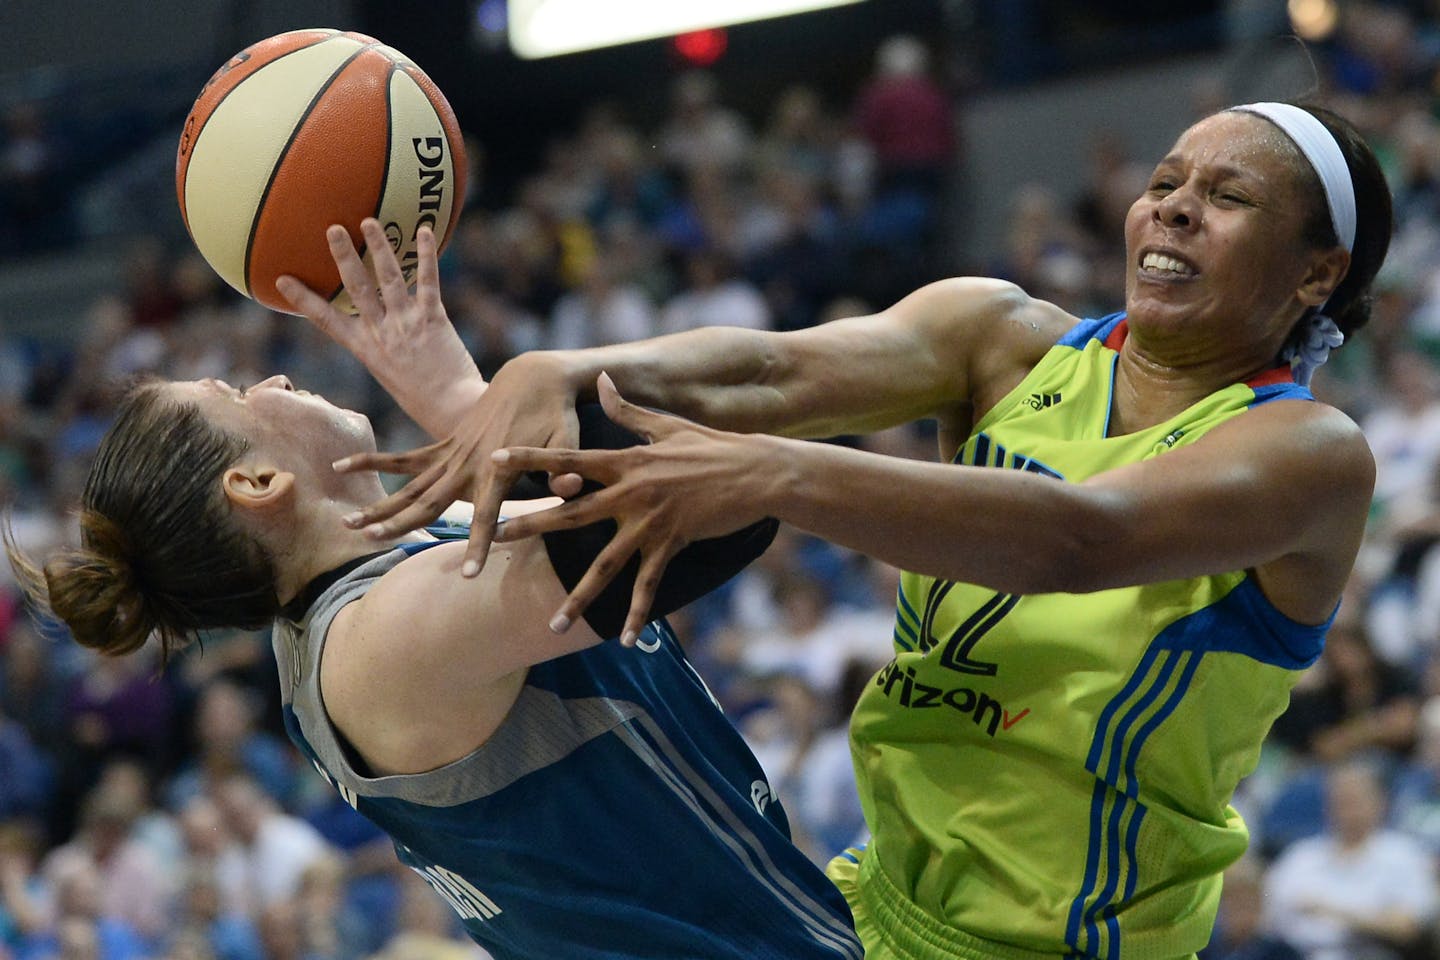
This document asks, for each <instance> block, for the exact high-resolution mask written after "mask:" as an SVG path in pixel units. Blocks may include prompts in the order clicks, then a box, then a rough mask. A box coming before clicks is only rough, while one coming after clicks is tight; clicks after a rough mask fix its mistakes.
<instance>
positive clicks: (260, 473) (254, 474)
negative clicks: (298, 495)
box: [220, 464, 295, 513]
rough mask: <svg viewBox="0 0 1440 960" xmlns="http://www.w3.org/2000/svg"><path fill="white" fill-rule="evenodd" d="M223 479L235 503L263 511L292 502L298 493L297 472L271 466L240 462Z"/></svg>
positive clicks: (228, 498) (227, 496) (248, 508)
mask: <svg viewBox="0 0 1440 960" xmlns="http://www.w3.org/2000/svg"><path fill="white" fill-rule="evenodd" d="M220 483H221V485H222V486H223V487H224V488H225V499H227V500H229V501H230V503H231V504H232V505H234V506H236V507H239V508H240V509H241V510H251V511H258V512H261V513H269V512H270V511H272V510H275V509H277V508H279V507H281V506H285V505H287V504H289V503H290V501H291V499H292V498H293V497H294V494H295V474H293V473H291V472H289V471H288V470H281V469H279V468H277V467H271V466H255V465H253V464H244V465H236V466H233V467H230V468H229V469H228V470H226V471H225V474H224V476H223V477H222V478H221V480H220Z"/></svg>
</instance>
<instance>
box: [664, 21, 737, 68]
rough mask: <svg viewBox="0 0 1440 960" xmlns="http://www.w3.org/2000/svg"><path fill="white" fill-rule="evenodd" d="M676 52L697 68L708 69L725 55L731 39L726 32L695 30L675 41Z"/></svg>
mask: <svg viewBox="0 0 1440 960" xmlns="http://www.w3.org/2000/svg"><path fill="white" fill-rule="evenodd" d="M674 43H675V52H676V53H678V54H680V56H682V57H684V58H685V60H686V61H688V62H690V63H693V64H694V65H695V66H697V67H708V66H710V65H711V64H712V63H714V62H715V61H716V60H719V59H720V57H721V56H722V55H723V54H724V53H725V48H726V47H727V46H729V45H730V38H729V37H727V36H726V35H725V31H724V30H720V29H715V30H693V31H691V32H690V33H682V34H680V35H678V36H677V37H676V38H675V40H674Z"/></svg>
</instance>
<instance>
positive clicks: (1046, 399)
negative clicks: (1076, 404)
mask: <svg viewBox="0 0 1440 960" xmlns="http://www.w3.org/2000/svg"><path fill="white" fill-rule="evenodd" d="M1020 402H1021V403H1025V404H1028V405H1029V406H1030V407H1031V409H1034V410H1044V409H1045V408H1046V407H1056V406H1059V405H1060V394H1058V393H1032V394H1030V396H1028V397H1026V398H1025V399H1024V400H1022V401H1020Z"/></svg>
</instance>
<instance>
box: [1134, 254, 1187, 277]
mask: <svg viewBox="0 0 1440 960" xmlns="http://www.w3.org/2000/svg"><path fill="white" fill-rule="evenodd" d="M1140 265H1141V266H1142V267H1145V268H1146V269H1147V270H1165V271H1168V272H1170V273H1178V274H1182V275H1184V276H1189V275H1190V274H1191V273H1193V272H1194V271H1193V270H1191V269H1190V267H1189V266H1187V265H1186V264H1184V263H1181V262H1180V261H1179V260H1176V259H1175V258H1174V257H1167V256H1165V255H1164V254H1163V253H1147V254H1145V259H1144V260H1142V261H1141V262H1140Z"/></svg>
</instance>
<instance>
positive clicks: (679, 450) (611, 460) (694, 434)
mask: <svg viewBox="0 0 1440 960" xmlns="http://www.w3.org/2000/svg"><path fill="white" fill-rule="evenodd" d="M598 389H599V394H600V403H601V405H602V406H603V407H604V408H605V413H606V415H608V416H609V417H610V419H611V420H613V421H615V423H617V424H619V425H620V426H622V427H626V428H628V429H629V430H631V431H633V432H634V433H637V434H639V435H640V436H642V437H645V438H646V439H647V440H649V441H650V444H649V445H648V446H643V445H642V446H635V447H626V448H624V449H620V450H573V449H569V450H567V449H538V448H523V447H508V448H506V449H504V450H499V451H496V453H495V454H494V457H493V459H494V461H495V462H496V464H497V466H498V467H500V468H503V469H508V470H511V471H517V472H523V471H529V470H544V471H548V472H549V473H550V474H551V475H571V474H579V475H580V476H581V477H583V478H585V479H587V480H594V481H596V482H598V483H601V484H604V488H603V489H601V490H596V491H594V492H592V493H589V494H586V495H584V496H582V497H579V498H577V499H574V500H570V501H568V502H567V503H565V504H562V505H561V506H558V507H555V508H553V509H551V510H545V511H542V512H539V513H532V514H528V515H526V516H523V517H516V518H514V519H507V520H506V521H505V522H504V523H503V524H501V525H500V527H499V529H498V530H497V531H496V535H495V540H496V541H497V542H501V541H505V542H508V541H511V540H519V539H522V538H524V537H529V536H534V535H535V534H537V533H545V532H548V531H551V530H566V529H571V528H574V527H583V526H586V525H588V524H591V523H595V522H596V521H598V520H603V519H606V518H613V519H614V520H615V521H616V523H617V525H618V529H617V531H616V533H615V537H614V538H613V539H612V540H611V541H610V543H609V544H608V545H606V547H605V549H603V550H602V551H600V554H599V555H598V556H597V557H596V558H595V560H594V562H593V563H592V564H591V565H590V569H589V570H588V571H586V573H585V576H583V577H582V578H581V579H580V582H579V583H578V584H576V585H575V589H574V590H572V591H571V592H570V595H569V597H568V598H567V599H566V601H565V604H564V605H563V606H562V607H561V609H560V610H559V611H557V612H556V614H555V615H554V617H553V618H552V619H551V621H550V628H551V629H552V630H555V631H556V632H557V633H559V632H564V631H565V630H566V629H568V628H569V626H570V624H571V623H573V622H574V621H575V619H576V618H577V617H579V616H580V615H581V614H582V613H583V612H584V611H585V609H586V608H587V607H588V606H589V605H590V603H591V602H592V601H593V600H594V599H595V598H596V597H597V596H599V594H600V592H601V591H602V590H603V589H604V588H605V586H606V584H608V583H609V582H610V581H611V580H612V579H614V577H615V575H616V574H617V573H618V572H619V571H620V570H621V569H622V568H623V567H624V566H625V564H626V563H627V562H628V561H629V560H630V558H631V557H633V556H634V555H635V554H637V553H638V554H640V558H641V559H640V570H639V574H638V576H637V577H636V580H635V588H634V591H633V593H632V595H631V599H630V611H629V613H628V615H627V616H626V620H625V628H624V630H623V631H622V633H621V635H620V637H621V641H622V642H623V643H626V644H627V645H628V644H633V643H634V642H635V639H636V638H637V637H638V636H639V634H640V629H641V628H642V627H643V626H644V625H645V621H646V618H647V614H648V612H649V610H650V609H651V607H652V606H653V605H654V600H655V591H656V588H657V587H658V585H659V583H660V577H661V574H663V573H664V572H665V567H666V566H667V565H668V564H669V562H670V560H671V559H672V558H673V557H674V556H675V555H676V554H677V553H679V552H680V551H681V550H682V549H684V548H685V547H686V546H687V545H688V544H690V543H692V542H694V541H696V540H704V539H708V538H710V537H718V536H722V535H724V534H727V533H731V532H733V531H735V530H739V529H740V528H741V527H744V526H747V525H749V524H751V523H754V522H755V521H757V520H760V519H762V518H763V517H764V516H765V515H766V514H765V512H764V510H763V509H762V508H761V507H760V506H759V501H760V497H759V496H758V494H759V493H760V492H761V490H762V489H763V485H764V484H765V482H766V480H765V477H766V471H765V469H764V465H765V461H766V455H765V451H764V450H763V449H761V445H762V444H763V443H764V442H765V441H764V438H760V437H755V436H748V435H740V434H733V433H725V432H722V431H719V430H711V429H709V428H706V427H702V426H700V425H698V424H695V423H692V422H690V421H688V420H684V419H681V418H679V417H674V416H669V415H667V414H663V413H657V412H654V411H651V410H646V409H644V408H643V407H638V406H635V405H634V404H632V403H628V402H626V401H625V400H624V399H622V398H621V396H620V394H619V392H618V391H617V390H616V389H615V384H614V383H613V382H612V381H611V380H610V378H609V376H607V375H605V374H601V376H600V378H599V382H598Z"/></svg>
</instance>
